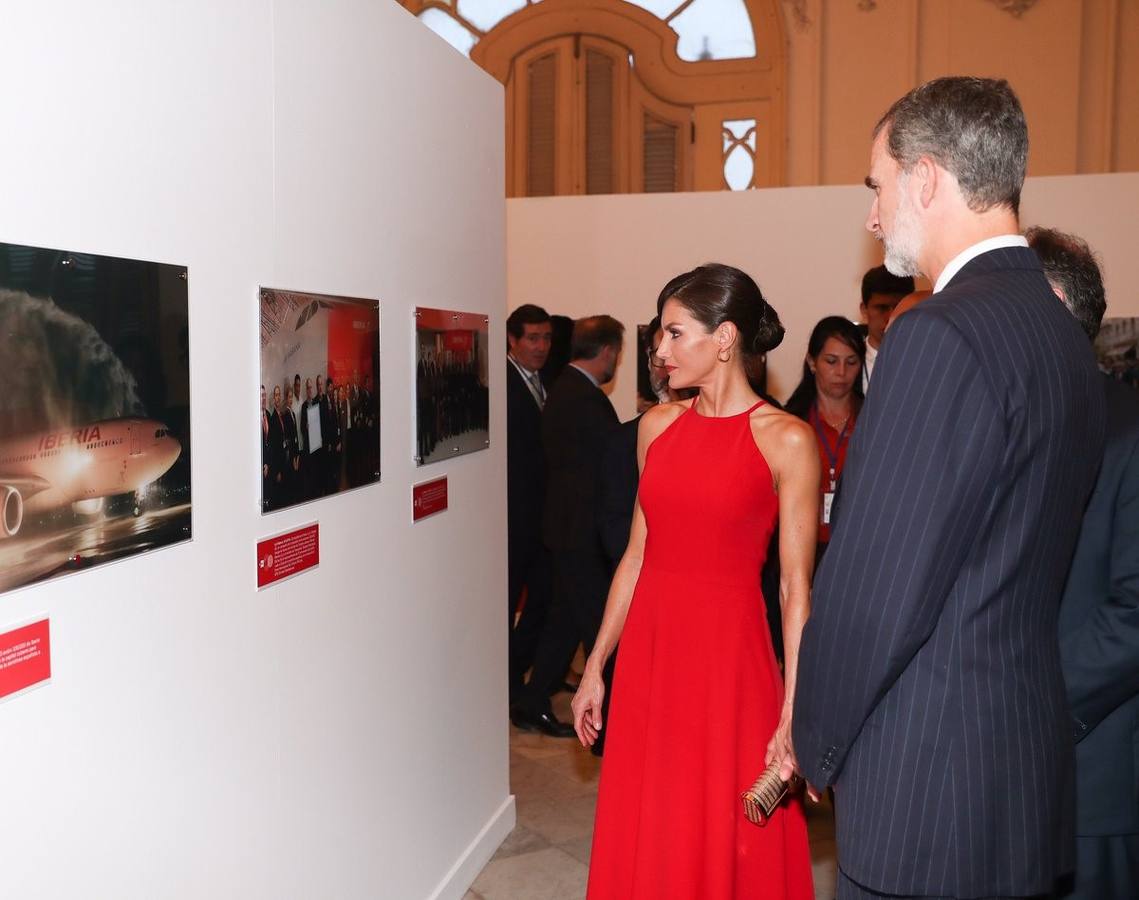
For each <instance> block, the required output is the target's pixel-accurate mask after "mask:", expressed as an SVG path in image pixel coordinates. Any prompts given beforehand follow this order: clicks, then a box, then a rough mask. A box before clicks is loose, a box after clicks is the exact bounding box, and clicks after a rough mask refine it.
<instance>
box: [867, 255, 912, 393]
mask: <svg viewBox="0 0 1139 900" xmlns="http://www.w3.org/2000/svg"><path fill="white" fill-rule="evenodd" d="M913 289H914V280H913V278H911V277H909V276H908V275H907V276H898V275H892V274H891V273H890V272H889V271H888V270H887V269H886V267H885V266H875V267H874V268H873V269H870V270H868V271H867V273H866V274H865V275H863V276H862V303H861V305H860V306H859V310H860V311H861V313H862V318H863V319H864V320H865V322H866V330H865V332H864V333H865V335H866V363H865V365H863V367H862V393H863V394H865V393H866V391H867V390H869V388H870V374H871V373H872V372H873V371H874V362H875V360H877V359H878V348H879V347H881V346H882V337H883V336H884V335H885V334H886V325H887V324H888V323H889V321H890V316H891V315H892V314H893V312H894V307H896V306H897V305H898V302H899V301H900V300H901V299H902V298H903V297H904V296H906V294H909V293H912V292H913Z"/></svg>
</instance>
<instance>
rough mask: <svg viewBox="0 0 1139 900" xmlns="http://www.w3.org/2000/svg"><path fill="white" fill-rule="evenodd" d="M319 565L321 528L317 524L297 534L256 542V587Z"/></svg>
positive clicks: (306, 527) (290, 532)
mask: <svg viewBox="0 0 1139 900" xmlns="http://www.w3.org/2000/svg"><path fill="white" fill-rule="evenodd" d="M319 562H320V525H319V524H318V523H316V522H314V523H313V524H312V525H306V526H305V527H304V528H298V529H297V530H296V531H289V532H286V533H285V534H278V535H277V536H276V537H271V538H265V540H263V541H258V542H257V587H259V588H263V587H265V585H267V584H272V583H273V582H274V581H280V580H281V579H282V578H288V577H289V576H290V575H296V574H297V573H298V572H303V571H305V570H306V569H311V568H313V567H314V566H316V564H317V563H319Z"/></svg>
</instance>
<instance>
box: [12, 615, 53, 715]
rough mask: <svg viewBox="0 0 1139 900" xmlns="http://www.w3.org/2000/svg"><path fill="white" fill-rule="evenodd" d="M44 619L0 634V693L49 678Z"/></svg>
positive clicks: (46, 627)
mask: <svg viewBox="0 0 1139 900" xmlns="http://www.w3.org/2000/svg"><path fill="white" fill-rule="evenodd" d="M48 631H49V629H48V620H47V619H42V620H40V621H39V622H33V623H32V624H31V625H24V626H22V627H21V628H16V629H13V630H12V631H6V632H4V633H3V634H0V697H7V696H8V695H9V694H14V693H16V692H17V691H22V690H24V689H25V688H30V687H31V686H32V685H33V684H39V683H40V682H41V681H47V680H48V679H49V678H51V639H50V636H49V634H48Z"/></svg>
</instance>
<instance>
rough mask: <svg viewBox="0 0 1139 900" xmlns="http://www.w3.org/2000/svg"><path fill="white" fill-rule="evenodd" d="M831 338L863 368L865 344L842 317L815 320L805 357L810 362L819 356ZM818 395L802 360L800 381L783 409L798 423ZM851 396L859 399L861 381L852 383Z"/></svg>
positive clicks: (805, 362)
mask: <svg viewBox="0 0 1139 900" xmlns="http://www.w3.org/2000/svg"><path fill="white" fill-rule="evenodd" d="M832 337H833V338H838V339H839V340H840V341H842V342H843V343H844V344H846V346H848V347H849V348H850V349H851V350H853V351H854V352H855V353H857V354H858V361H859V362H860V363H862V365H863V366H865V365H866V340H865V338H863V337H862V330H861V329H860V328H859V327H858V326H857V325H855V324H854V323H853V322H851V321H850V319H844V318H843V317H842V316H827V317H826V318H825V319H820V320H819V324H818V325H816V326H815V328H814V330H813V331H812V332H811V339H810V340H809V341H808V342H807V355H808V356H809V357H811V359H815V358H816V357H817V356H818V355H819V354H820V353H822V352H823V345H824V344H826V342H827V341H828V340H830V339H831V338H832ZM818 394H819V388H818V385H817V384H816V383H815V375H814V373H813V372H812V371H811V367H810V366H808V365H807V361H806V360H804V361H803V378H802V379H801V380H800V381H799V386H798V387H797V388H795V392H794V393H793V394H792V395H791V396H790V397H789V398H788V399H787V403H786V404H784V407H783V408H784V409H786V410H787V412H789V413H791V414H792V415H795V416H798V417H799V418H800V419H806V418H807V416H808V414H809V413H810V411H811V407H812V406H814V405H815V398H816V397H818ZM854 394H855V396H856V397H858V398H859V399H862V378H861V377H858V378H855V379H854Z"/></svg>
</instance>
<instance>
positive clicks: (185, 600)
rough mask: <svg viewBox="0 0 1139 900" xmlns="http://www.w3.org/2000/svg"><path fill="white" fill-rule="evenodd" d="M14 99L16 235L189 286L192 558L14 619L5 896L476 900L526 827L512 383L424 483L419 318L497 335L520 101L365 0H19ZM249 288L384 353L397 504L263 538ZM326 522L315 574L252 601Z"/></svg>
mask: <svg viewBox="0 0 1139 900" xmlns="http://www.w3.org/2000/svg"><path fill="white" fill-rule="evenodd" d="M0 81H2V82H3V83H4V85H5V89H4V90H3V92H0V120H2V121H3V122H4V124H5V138H4V140H3V142H2V143H0V196H2V197H3V202H2V203H0V241H6V242H11V243H19V244H30V245H35V246H43V247H53V248H64V249H69V250H74V251H85V252H92V253H101V254H110V255H115V256H125V257H135V258H140V259H147V260H155V261H163V262H172V263H178V264H183V265H185V266H186V267H187V268H188V271H189V296H190V366H191V378H192V393H193V406H192V416H193V425H192V431H193V435H192V446H193V532H194V534H193V541H192V542H190V543H187V544H182V545H179V546H177V547H173V548H169V549H165V550H161V551H158V552H155V553H151V554H148V555H144V556H140V557H135V558H134V559H131V560H127V561H124V562H120V563H115V564H111V565H107V566H104V567H102V568H99V569H96V570H93V571H91V572H89V573H86V574H82V575H75V576H70V577H66V578H59V579H56V580H54V581H51V582H49V583H45V584H42V585H38V586H32V587H27V588H24V589H22V590H18V591H15V592H12V593H9V594H5V595H0V630H5V629H6V628H7V627H8V626H9V625H11V624H16V623H19V622H22V621H24V620H26V619H29V618H31V617H33V616H37V615H43V614H47V615H49V616H50V618H51V628H52V642H53V660H52V663H53V678H52V681H51V683H50V684H49V685H47V686H45V687H43V688H41V689H37V690H34V691H31V692H29V693H26V694H24V695H21V696H18V697H15V698H12V699H10V700H8V701H6V702H4V703H2V704H0V772H3V775H2V776H0V796H2V797H3V803H2V813H0V846H2V847H3V848H4V850H3V858H4V865H3V876H2V879H0V881H2V885H3V887H2V888H0V892H2V893H3V894H4V895H5V896H12V897H33V896H34V897H46V898H71V897H80V896H90V897H119V898H132V897H138V898H142V897H148V898H149V897H164V898H183V897H184V898H198V897H266V898H269V897H272V898H277V897H296V898H311V897H338V898H348V897H385V898H394V900H408V898H425V897H440V898H452V897H454V898H457V897H460V896H461V895H462V894H463V892H464V891H465V888H466V887H467V885H468V884H469V883H470V881H471V880H472V879H473V878H474V876H475V875H476V874H477V872H478V870H479V869H480V868H481V866H482V864H483V863H484V862H485V861H486V859H487V858H489V856H490V854H491V853H492V852H493V850H494V848H495V847H496V846H497V844H498V843H499V842H500V840H501V839H502V837H503V836H504V835H505V834H506V833H507V832H508V831H509V829H510V828H511V827H512V825H513V821H514V808H513V799H512V798H511V797H510V796H509V791H508V784H507V769H508V766H507V746H506V729H505V723H506V690H505V683H506V671H505V660H506V652H505V651H506V635H505V629H504V628H503V627H502V625H503V617H502V610H503V597H504V595H505V593H506V572H505V562H506V560H505V549H504V548H505V541H504V535H505V520H506V512H505V460H506V455H505V440H504V438H505V430H504V428H505V422H504V405H503V402H502V401H503V396H502V395H503V384H502V377H503V373H502V371H501V370H500V369H499V367H497V366H492V367H491V377H492V385H491V388H492V391H491V396H492V403H491V444H492V446H491V449H490V450H489V451H485V452H480V453H476V454H472V455H470V456H466V457H463V458H461V459H456V460H454V461H453V462H452V463H450V464H446V465H436V466H432V467H430V468H429V469H424V470H417V469H416V468H415V467H414V465H413V463H412V454H413V445H414V435H413V416H412V411H413V405H412V390H413V360H412V309H413V307H414V306H416V305H426V306H435V307H444V308H457V309H461V310H468V311H472V312H487V313H489V314H490V316H491V334H492V339H493V343H494V344H495V345H501V343H502V333H503V330H502V329H503V315H504V311H503V306H504V304H503V297H504V296H505V281H504V272H503V259H504V229H505V225H504V210H503V204H502V200H501V198H502V196H503V193H504V185H503V174H502V173H503V162H502V159H503V122H502V89H501V86H500V85H499V84H497V83H496V82H494V81H493V80H492V79H491V78H489V77H488V76H486V75H485V74H483V73H482V72H480V71H479V70H478V69H477V68H476V67H474V66H473V65H471V64H470V63H469V62H468V61H466V60H464V59H462V58H461V57H460V56H459V55H458V54H456V53H455V52H454V51H453V50H452V49H451V48H450V47H448V46H447V45H446V44H444V43H443V42H442V41H440V40H439V39H438V38H436V37H435V36H434V35H432V34H431V33H430V32H429V31H428V30H427V29H425V28H423V26H422V25H421V24H419V23H418V22H416V21H415V20H414V18H413V17H411V16H410V15H409V14H408V13H406V12H405V11H404V10H403V9H401V8H400V7H399V6H398V5H397V4H394V3H390V2H377V0H334V2H327V3H320V4H316V3H306V2H303V0H275V2H274V0H243V2H219V0H199V2H195V3H190V4H168V3H145V2H133V3H132V2H125V3H116V4H113V5H112V6H111V7H108V6H107V5H106V4H91V3H84V2H78V0H58V2H43V3H31V4H9V5H8V7H7V8H6V9H5V13H4V27H3V28H0ZM261 284H265V285H272V286H275V287H280V288H290V289H297V290H308V291H314V292H326V293H332V294H342V295H348V296H359V297H373V298H378V299H379V300H380V301H381V331H382V335H381V346H382V355H381V360H382V362H381V366H382V370H381V397H382V428H383V438H382V462H383V479H382V482H381V483H380V484H379V485H375V486H372V487H367V488H362V489H359V490H357V491H355V492H352V493H348V494H343V495H340V496H337V497H333V498H329V499H325V500H323V501H320V502H318V503H315V504H311V505H308V506H302V507H295V508H293V509H290V510H288V511H285V512H281V513H278V514H274V515H272V516H268V517H262V516H261V515H260V514H259V511H258V510H259V496H260V480H259V473H258V469H259V456H260V449H259V446H258V443H257V442H258V434H257V425H256V417H257V399H256V397H257V391H258V384H259V370H258V307H257V288H258V285H261ZM2 340H3V336H0V341H2ZM2 356H3V354H2V352H0V358H2ZM443 474H446V475H448V476H449V478H450V507H451V508H450V510H449V511H448V512H446V513H444V514H442V515H439V516H436V517H434V518H432V519H429V520H426V521H424V522H421V523H419V524H418V525H414V526H413V525H412V523H411V486H412V484H413V483H414V482H416V481H420V480H423V479H425V478H427V477H429V476H435V475H443ZM310 521H318V522H319V523H320V530H321V547H320V553H321V561H320V566H319V568H318V569H317V570H316V571H315V572H311V573H307V574H304V575H301V576H299V577H297V578H294V579H292V580H290V581H287V582H283V583H281V584H278V585H276V586H273V587H270V588H267V589H265V590H263V591H261V592H258V591H257V590H256V589H255V583H256V582H255V574H256V570H255V544H256V541H257V539H258V538H261V537H265V536H268V535H271V534H275V533H278V532H280V531H284V530H287V529H289V528H290V527H293V526H296V525H300V524H303V523H307V522H310Z"/></svg>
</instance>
